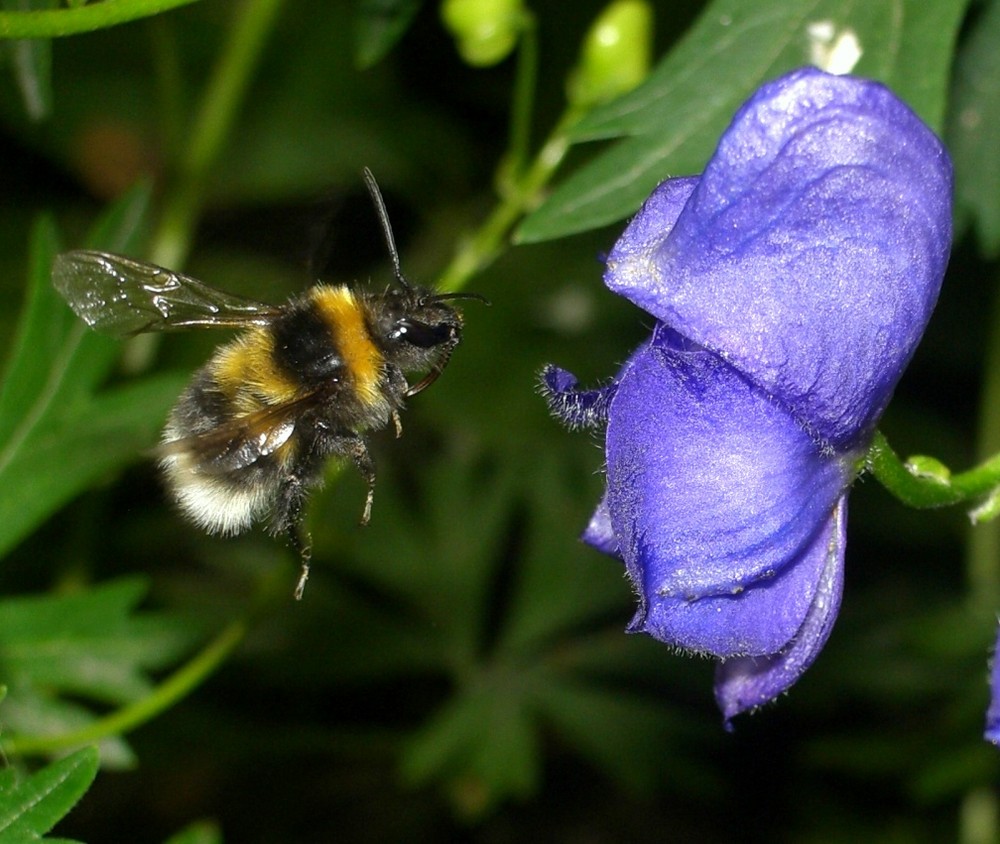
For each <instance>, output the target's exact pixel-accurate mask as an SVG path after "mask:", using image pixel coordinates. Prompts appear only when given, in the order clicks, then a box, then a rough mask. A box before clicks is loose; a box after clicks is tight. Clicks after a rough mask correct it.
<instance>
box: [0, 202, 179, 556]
mask: <svg viewBox="0 0 1000 844" xmlns="http://www.w3.org/2000/svg"><path fill="white" fill-rule="evenodd" d="M147 204H148V190H147V189H139V190H136V191H132V192H131V193H130V194H128V195H127V196H126V197H124V198H123V199H122V200H120V201H119V202H117V203H116V204H115V205H114V206H113V207H112V208H111V209H110V210H109V211H108V213H107V214H105V215H104V217H103V218H102V219H101V220H100V221H98V223H97V225H96V226H95V229H94V234H93V235H92V238H91V244H92V245H94V246H97V247H100V248H106V249H114V250H122V249H128V248H130V247H132V246H133V245H134V241H135V238H136V236H137V234H138V232H139V228H140V225H141V222H140V221H141V219H142V216H143V213H144V210H145V208H146V206H147ZM57 248H58V246H57V238H56V234H55V230H54V227H53V225H52V224H51V222H49V221H47V220H42V221H41V222H40V223H39V224H38V225H37V226H36V228H35V232H34V236H33V238H32V249H31V267H30V272H29V290H28V296H27V301H26V304H25V308H24V312H23V315H22V318H21V320H20V325H19V329H18V336H17V340H16V341H15V343H14V346H13V351H12V354H11V358H10V361H9V363H8V365H7V371H6V373H5V376H4V381H3V387H2V389H0V514H2V515H0V555H2V554H4V553H5V552H6V551H8V550H9V549H10V548H12V547H13V546H14V545H16V544H17V543H18V542H20V541H21V540H22V539H23V538H24V537H25V536H27V535H28V534H29V533H30V532H31V531H32V530H34V529H35V528H36V527H37V526H38V525H39V524H40V523H41V522H42V521H43V520H44V519H45V518H46V517H48V516H49V515H50V514H51V513H52V512H54V511H55V510H56V509H57V508H59V507H61V506H62V505H64V504H65V503H67V502H68V501H69V500H70V499H72V498H73V497H74V496H75V495H77V494H78V493H80V492H81V491H82V490H84V489H85V488H86V487H87V486H89V485H90V484H92V483H93V482H94V481H95V480H96V479H97V478H99V477H100V476H101V475H102V474H104V473H106V472H109V471H112V470H113V469H115V468H117V467H120V466H123V465H125V464H126V463H127V462H128V461H130V460H133V459H136V458H137V457H138V456H139V455H141V453H142V451H143V449H146V448H148V447H149V446H150V445H151V444H152V443H153V442H154V441H155V438H156V434H157V432H158V430H159V428H160V426H161V425H162V423H163V419H164V418H165V417H166V414H167V411H168V409H169V407H170V405H171V403H172V402H173V401H174V399H175V398H176V396H177V394H178V393H179V392H180V390H181V388H182V386H183V383H184V378H183V377H181V376H179V375H166V376H157V377H155V378H152V379H147V380H146V381H143V382H140V383H135V384H128V385H126V386H124V387H120V388H118V389H116V390H112V391H108V392H104V393H95V390H96V389H97V388H98V387H99V386H100V384H101V383H102V382H103V381H104V380H105V379H106V378H107V376H108V373H109V372H110V369H111V367H112V366H113V364H114V361H115V360H116V359H117V357H118V355H119V354H120V350H121V344H120V343H117V342H115V341H114V340H112V339H110V338H108V337H102V336H100V335H98V334H95V333H94V332H91V331H89V330H88V329H87V328H86V326H85V325H84V324H83V323H82V322H81V321H80V320H78V319H76V318H75V317H74V316H73V314H72V312H71V311H70V310H69V308H68V307H67V306H66V304H65V303H64V302H63V301H62V300H61V299H60V298H59V296H58V295H57V294H56V292H55V290H53V288H52V283H51V264H52V259H53V257H54V255H55V252H56V251H57Z"/></svg>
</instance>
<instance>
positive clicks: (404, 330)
mask: <svg viewBox="0 0 1000 844" xmlns="http://www.w3.org/2000/svg"><path fill="white" fill-rule="evenodd" d="M397 280H398V281H399V282H400V287H398V288H397V289H394V290H390V291H388V292H387V293H386V294H385V296H384V298H383V299H382V300H381V306H380V307H378V308H376V309H375V310H376V313H375V332H376V334H377V335H378V337H379V339H380V340H381V344H382V346H383V350H384V352H385V354H386V356H387V357H389V358H390V359H391V360H392V361H393V362H394V363H395V364H396V365H397V366H398V367H399V368H400V369H402V370H403V371H404V372H415V371H418V370H424V369H427V370H429V372H428V374H427V377H426V378H424V380H423V381H421V382H420V383H419V384H418V385H417V386H415V387H411V388H410V390H409V392H408V395H413V394H414V393H418V392H420V390H422V389H424V387H427V386H428V385H430V384H431V383H432V382H433V381H434V380H435V379H436V378H437V377H438V375H440V374H441V371H442V370H443V369H444V367H445V365H446V364H447V363H448V359H449V358H450V357H451V353H452V351H453V350H454V348H455V346H457V345H458V343H459V340H461V339H462V315H461V314H460V313H459V312H458V311H457V310H456V309H455V308H454V307H452V306H451V305H450V304H449V303H448V300H450V299H478V300H480V301H482V302H486V299H485V298H483V297H482V296H480V295H479V294H477V293H432V292H430V291H429V290H425V289H421V288H416V287H410V286H409V285H408V284H407V283H406V281H405V280H403V279H402V277H399V278H398V279H397ZM404 285H405V286H404Z"/></svg>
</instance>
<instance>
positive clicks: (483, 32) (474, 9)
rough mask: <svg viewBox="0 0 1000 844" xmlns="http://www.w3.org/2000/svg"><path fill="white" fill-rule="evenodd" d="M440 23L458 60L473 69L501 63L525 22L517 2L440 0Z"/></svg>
mask: <svg viewBox="0 0 1000 844" xmlns="http://www.w3.org/2000/svg"><path fill="white" fill-rule="evenodd" d="M441 20H442V22H443V23H444V25H445V28H446V29H447V30H448V31H449V32H450V33H451V34H452V35H453V36H454V38H455V41H456V42H457V47H458V52H459V55H461V57H462V58H463V59H464V60H465V61H466V62H468V63H469V64H471V65H475V66H476V67H488V66H489V65H493V64H497V63H498V62H501V61H503V60H504V59H505V58H507V56H508V55H509V54H510V52H511V51H512V50H513V49H514V46H515V45H516V44H517V38H518V36H519V35H520V33H521V28H522V26H523V23H524V20H525V11H524V4H523V3H522V2H521V0H444V2H443V3H442V4H441Z"/></svg>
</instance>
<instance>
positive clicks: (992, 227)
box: [946, 2, 1000, 256]
mask: <svg viewBox="0 0 1000 844" xmlns="http://www.w3.org/2000/svg"><path fill="white" fill-rule="evenodd" d="M998 43H1000V3H997V2H993V3H990V4H988V5H987V7H986V9H985V10H984V11H983V13H982V14H981V15H980V16H979V18H978V19H977V20H976V22H975V24H974V25H973V28H972V29H971V31H970V32H969V34H968V37H967V38H966V39H965V43H964V45H963V47H962V50H961V52H960V53H959V54H958V57H957V59H956V62H955V75H954V85H953V92H954V93H953V102H952V109H951V111H950V112H949V121H948V129H947V135H946V137H947V139H948V148H949V149H950V151H951V155H952V159H953V160H954V162H955V208H956V212H957V214H958V216H959V218H960V219H964V220H965V221H967V222H971V224H972V226H973V228H974V229H975V231H976V234H977V235H978V236H979V243H980V246H981V248H982V250H983V252H984V253H985V254H987V255H989V256H995V255H996V254H997V252H1000V202H998V201H997V197H1000V158H998V156H997V154H996V150H997V146H998V144H1000V51H998V50H997V44H998Z"/></svg>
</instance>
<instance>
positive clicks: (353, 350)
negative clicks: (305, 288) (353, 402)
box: [310, 285, 382, 405]
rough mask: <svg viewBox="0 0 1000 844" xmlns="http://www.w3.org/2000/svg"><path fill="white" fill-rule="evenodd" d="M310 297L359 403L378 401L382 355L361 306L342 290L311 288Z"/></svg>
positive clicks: (351, 295) (368, 403) (350, 293)
mask: <svg viewBox="0 0 1000 844" xmlns="http://www.w3.org/2000/svg"><path fill="white" fill-rule="evenodd" d="M310 295H311V298H312V300H313V302H314V303H315V305H316V310H317V311H318V312H319V314H320V316H321V317H322V319H323V321H324V322H325V323H326V324H327V325H328V326H329V327H330V332H331V334H332V336H333V341H334V345H335V346H336V349H337V351H338V352H339V353H340V356H341V357H342V358H343V360H344V366H345V367H346V369H347V371H348V372H349V373H350V374H351V377H352V378H353V379H354V391H355V394H356V395H357V397H358V399H359V400H360V401H361V403H362V404H365V405H371V404H375V403H376V402H378V401H380V400H381V398H382V393H381V390H380V388H379V382H380V381H381V378H382V354H381V352H379V350H378V347H377V346H376V345H375V344H374V343H373V342H372V339H371V334H370V332H369V329H368V324H367V323H366V322H365V312H364V308H363V306H362V305H361V303H360V302H359V301H358V300H357V298H356V297H355V296H354V294H353V293H352V292H351V291H350V290H349V289H348V288H346V287H328V286H326V285H319V286H317V287H314V288H313V289H312V292H311V294H310Z"/></svg>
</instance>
